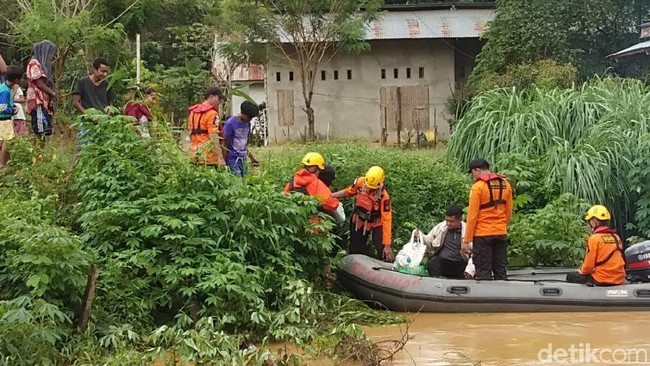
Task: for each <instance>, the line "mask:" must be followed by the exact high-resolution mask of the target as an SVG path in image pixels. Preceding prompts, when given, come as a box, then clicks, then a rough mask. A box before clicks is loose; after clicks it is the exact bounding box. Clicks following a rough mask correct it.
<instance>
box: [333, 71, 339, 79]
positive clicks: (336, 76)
mask: <svg viewBox="0 0 650 366" xmlns="http://www.w3.org/2000/svg"><path fill="white" fill-rule="evenodd" d="M338 79H339V70H334V80H338Z"/></svg>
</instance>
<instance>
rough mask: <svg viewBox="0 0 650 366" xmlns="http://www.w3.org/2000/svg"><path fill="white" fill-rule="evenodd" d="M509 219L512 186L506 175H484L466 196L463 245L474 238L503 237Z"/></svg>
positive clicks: (475, 182) (510, 214) (510, 215)
mask: <svg viewBox="0 0 650 366" xmlns="http://www.w3.org/2000/svg"><path fill="white" fill-rule="evenodd" d="M511 217H512V187H511V185H510V182H508V180H507V179H506V177H505V176H503V175H500V174H492V173H490V174H484V175H482V176H480V177H478V178H477V179H476V180H475V181H474V184H473V185H472V188H471V190H470V193H469V210H468V212H467V230H466V234H465V238H464V240H463V241H464V242H465V243H470V242H471V241H473V240H474V237H475V236H492V235H506V234H507V233H508V223H510V218H511Z"/></svg>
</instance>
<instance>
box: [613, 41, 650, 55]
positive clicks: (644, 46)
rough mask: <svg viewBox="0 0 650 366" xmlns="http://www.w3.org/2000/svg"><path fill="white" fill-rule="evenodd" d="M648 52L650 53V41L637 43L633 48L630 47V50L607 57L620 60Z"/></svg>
mask: <svg viewBox="0 0 650 366" xmlns="http://www.w3.org/2000/svg"><path fill="white" fill-rule="evenodd" d="M648 51H650V41H645V42H641V43H637V44H635V45H634V46H632V47H628V48H626V49H624V50H621V51H618V52H616V53H612V54H611V55H609V56H607V57H608V58H609V57H614V58H616V59H618V58H620V57H625V56H632V55H636V54H639V53H643V52H648Z"/></svg>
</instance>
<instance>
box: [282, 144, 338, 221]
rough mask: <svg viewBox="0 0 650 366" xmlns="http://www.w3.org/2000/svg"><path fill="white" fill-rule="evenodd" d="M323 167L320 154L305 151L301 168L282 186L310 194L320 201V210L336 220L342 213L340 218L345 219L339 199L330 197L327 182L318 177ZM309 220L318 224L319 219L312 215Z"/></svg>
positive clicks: (285, 189)
mask: <svg viewBox="0 0 650 366" xmlns="http://www.w3.org/2000/svg"><path fill="white" fill-rule="evenodd" d="M325 168H326V167H325V158H323V156H322V155H321V154H319V153H315V152H310V153H307V154H306V155H305V156H304V157H303V158H302V169H300V170H299V171H298V172H297V173H296V174H295V175H294V176H293V178H291V180H290V181H289V183H288V184H287V185H286V186H285V187H284V192H285V193H289V192H299V193H303V194H306V195H308V196H312V197H314V198H316V199H317V200H318V201H319V202H320V203H321V205H322V206H321V211H323V212H325V213H328V214H330V215H332V216H334V218H335V219H337V221H341V217H340V216H339V215H343V218H342V220H345V214H344V213H343V205H342V204H341V201H339V200H338V199H336V198H334V197H332V191H330V189H329V187H328V186H327V184H325V183H324V182H323V181H322V180H321V179H319V176H320V174H321V173H322V172H323V171H324V170H325ZM310 222H311V223H313V224H319V223H320V222H321V221H320V219H319V218H318V217H314V218H312V219H310Z"/></svg>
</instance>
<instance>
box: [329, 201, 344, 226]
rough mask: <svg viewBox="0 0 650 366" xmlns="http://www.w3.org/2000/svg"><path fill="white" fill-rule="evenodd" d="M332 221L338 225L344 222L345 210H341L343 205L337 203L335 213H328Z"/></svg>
mask: <svg viewBox="0 0 650 366" xmlns="http://www.w3.org/2000/svg"><path fill="white" fill-rule="evenodd" d="M330 214H331V215H332V217H334V220H335V221H336V222H338V223H342V222H345V210H343V204H342V203H339V207H337V208H336V211H332V212H330Z"/></svg>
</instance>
